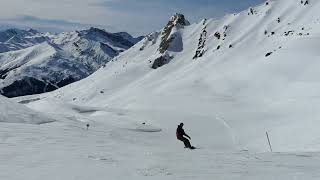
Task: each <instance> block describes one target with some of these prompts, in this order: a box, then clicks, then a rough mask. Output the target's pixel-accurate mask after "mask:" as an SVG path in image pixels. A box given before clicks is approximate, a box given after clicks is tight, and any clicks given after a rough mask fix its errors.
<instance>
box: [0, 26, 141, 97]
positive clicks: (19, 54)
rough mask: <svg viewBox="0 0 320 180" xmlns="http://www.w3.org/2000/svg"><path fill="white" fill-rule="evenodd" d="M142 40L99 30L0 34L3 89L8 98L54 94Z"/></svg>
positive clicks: (8, 31)
mask: <svg viewBox="0 0 320 180" xmlns="http://www.w3.org/2000/svg"><path fill="white" fill-rule="evenodd" d="M141 38H142V37H138V38H133V37H132V36H131V35H129V34H128V33H124V32H121V33H108V32H106V31H104V30H101V29H97V28H90V29H88V30H81V31H75V32H67V33H60V34H50V33H40V32H37V31H35V30H32V29H31V30H28V31H26V30H18V29H9V30H6V31H2V32H0V89H1V94H2V95H5V96H7V97H16V96H22V95H31V94H38V93H43V92H48V91H52V90H55V89H57V88H59V87H62V86H65V85H67V84H69V83H72V82H75V81H78V80H80V79H83V78H85V77H87V76H89V75H90V74H92V73H93V72H95V71H96V70H97V69H99V68H100V67H102V66H104V65H105V64H106V63H108V62H109V61H110V60H111V59H112V58H113V57H115V56H117V55H119V53H121V52H123V51H125V50H127V49H128V48H130V47H132V46H133V45H134V44H135V43H137V42H138V41H140V40H141Z"/></svg>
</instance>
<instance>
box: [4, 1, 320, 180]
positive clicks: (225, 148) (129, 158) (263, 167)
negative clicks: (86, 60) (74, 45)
mask: <svg viewBox="0 0 320 180" xmlns="http://www.w3.org/2000/svg"><path fill="white" fill-rule="evenodd" d="M319 9H320V1H316V0H302V1H301V0H272V1H271V0H270V1H267V2H266V3H263V4H261V5H260V6H257V7H252V8H249V9H248V10H246V11H243V12H240V13H236V14H230V15H227V16H225V17H223V18H221V19H204V20H203V21H201V22H198V23H194V24H189V23H188V21H187V17H184V16H183V15H181V14H176V15H175V16H173V17H172V18H171V19H170V20H169V22H168V24H167V25H166V26H165V27H164V28H163V29H162V30H161V31H159V32H154V33H151V34H150V35H148V36H147V37H145V38H144V40H142V41H141V42H139V43H137V44H136V45H134V46H133V47H131V48H130V49H129V50H127V51H126V52H124V53H122V54H120V55H119V56H118V57H116V58H115V59H114V60H113V61H112V62H110V63H109V64H108V65H107V66H105V67H104V68H101V69H99V70H98V71H96V72H95V73H93V74H92V75H90V76H89V77H87V78H85V79H83V80H81V81H78V82H75V83H73V84H70V85H68V86H65V87H63V88H60V89H58V90H56V91H53V92H50V93H46V94H41V95H34V96H28V97H19V98H16V99H15V100H16V101H18V102H23V103H24V104H26V105H27V106H28V107H29V108H31V109H34V110H38V111H41V112H44V113H47V114H54V115H55V116H57V117H60V119H63V120H61V121H59V122H57V123H54V124H48V125H46V126H44V127H39V128H32V129H26V128H25V126H24V125H20V126H14V127H7V126H5V127H0V128H2V129H1V131H0V133H2V132H3V131H5V133H7V131H9V133H8V134H9V135H11V136H14V138H8V140H7V139H5V140H4V141H5V143H7V144H9V145H10V143H15V144H17V146H18V147H19V148H17V147H10V146H9V145H8V146H5V147H4V148H3V147H2V148H1V149H5V150H3V151H4V152H5V153H4V154H5V155H4V156H3V160H7V162H9V165H7V164H5V165H3V166H1V165H0V168H1V167H5V168H6V167H7V166H9V167H10V168H6V169H5V170H7V169H10V170H11V171H1V172H0V176H1V177H4V178H7V179H23V178H24V179H25V178H26V177H29V179H43V177H46V178H48V179H72V178H75V177H76V178H78V179H101V178H105V177H110V178H111V179H128V177H129V176H130V178H131V179H162V180H163V179H168V180H169V179H170V180H171V179H175V180H182V179H183V180H185V179H214V178H215V179H222V180H235V179H245V180H256V179H263V180H268V179H276V180H292V179H298V180H304V179H308V180H317V179H319V177H320V174H319V170H318V169H319V167H320V163H319V157H320V153H319V151H320V143H319V142H320V131H319V128H318V127H319V126H320V122H319V118H320V112H319V111H318V107H319V106H320V99H319V91H320V86H319V81H320V77H319V68H320V61H319V57H320V51H319V50H318V48H319V46H320V41H319V39H320V12H319ZM65 119H68V120H65ZM180 122H184V124H185V130H186V132H187V133H188V134H189V135H190V136H191V137H192V140H191V142H192V144H193V145H195V146H197V147H199V149H197V150H195V151H189V150H186V149H184V148H183V143H182V142H180V141H178V140H176V137H175V130H176V127H177V126H176V125H178V124H179V123H180ZM87 123H89V124H90V128H89V130H86V124H87ZM8 129H9V130H8ZM16 129H18V130H19V132H20V133H19V134H17V135H16V134H15V133H16V131H17V130H16ZM266 132H268V135H269V139H270V145H271V146H272V149H273V151H274V152H277V153H269V151H270V147H269V143H268V140H267V137H266ZM5 133H2V134H4V135H3V136H5V137H6V134H5ZM38 133H39V134H43V135H44V137H45V140H43V138H39V137H38V136H37V134H38ZM25 134H27V136H26V135H25ZM30 134H31V135H30ZM34 134H36V137H35V135H34ZM7 136H8V135H7ZM30 137H32V138H30ZM31 143H33V144H35V145H34V146H32V147H30V145H29V144H31ZM12 154H13V155H12ZM10 155H11V156H10ZM44 159H45V160H47V161H48V163H43V160H44ZM88 165H89V166H88ZM21 167H29V168H24V169H22V170H21V173H19V174H17V173H16V170H17V169H21ZM39 172H40V174H39ZM57 172H59V173H57ZM12 174H14V175H12Z"/></svg>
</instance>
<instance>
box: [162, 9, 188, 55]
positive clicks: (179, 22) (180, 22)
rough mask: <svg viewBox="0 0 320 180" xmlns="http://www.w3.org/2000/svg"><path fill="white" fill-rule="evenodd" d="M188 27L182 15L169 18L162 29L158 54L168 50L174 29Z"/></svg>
mask: <svg viewBox="0 0 320 180" xmlns="http://www.w3.org/2000/svg"><path fill="white" fill-rule="evenodd" d="M188 25H190V23H189V21H187V20H186V19H185V17H184V15H183V14H175V15H174V16H172V17H171V19H170V21H169V22H168V24H167V25H166V27H165V28H164V29H163V31H162V33H161V35H162V36H161V43H160V47H159V52H160V53H162V54H163V53H164V52H166V50H167V49H168V48H169V46H170V43H171V42H172V41H173V40H174V38H175V36H171V32H172V30H173V28H174V27H177V28H183V27H184V26H188Z"/></svg>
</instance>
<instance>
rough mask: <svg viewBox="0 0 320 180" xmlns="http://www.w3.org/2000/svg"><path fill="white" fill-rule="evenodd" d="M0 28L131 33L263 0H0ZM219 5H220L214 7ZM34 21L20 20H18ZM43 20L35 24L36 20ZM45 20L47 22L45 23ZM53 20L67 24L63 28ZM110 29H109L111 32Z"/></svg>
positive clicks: (197, 18) (196, 18)
mask: <svg viewBox="0 0 320 180" xmlns="http://www.w3.org/2000/svg"><path fill="white" fill-rule="evenodd" d="M0 1H1V3H0V25H1V24H10V23H13V24H20V25H23V26H28V25H29V26H32V27H35V28H38V27H41V26H44V25H45V26H44V27H45V28H49V29H50V25H49V24H48V23H51V26H53V27H55V28H57V26H58V29H60V28H62V29H63V28H64V27H63V26H66V27H65V28H64V29H65V30H69V29H72V28H73V26H74V29H75V28H77V25H79V26H81V27H82V25H85V26H84V27H86V26H87V25H91V24H92V25H100V27H106V28H110V27H114V28H110V29H107V30H109V31H112V30H114V29H117V30H121V31H128V32H130V33H133V34H136V35H137V34H139V35H141V34H145V33H148V32H150V31H154V30H157V29H160V28H161V27H162V26H163V25H165V24H166V21H167V20H168V18H169V17H170V16H171V15H172V14H173V13H175V11H178V12H181V13H184V14H185V15H186V17H187V18H188V19H191V21H195V20H199V19H201V18H208V17H215V16H219V15H222V14H223V13H225V12H226V11H228V6H231V5H230V4H231V3H232V2H234V6H237V4H238V6H244V4H247V5H248V4H252V3H253V2H260V1H263V0H241V3H240V2H239V0H0ZM218 3H220V6H217V4H218ZM26 16H27V17H28V16H29V17H34V18H35V19H34V21H21V17H26ZM40 19H41V20H44V21H39V20H40ZM45 20H47V21H48V23H45ZM57 21H63V22H68V23H65V24H64V25H62V24H57V23H56V22H57ZM111 29H112V30H111Z"/></svg>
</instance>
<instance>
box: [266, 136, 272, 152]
mask: <svg viewBox="0 0 320 180" xmlns="http://www.w3.org/2000/svg"><path fill="white" fill-rule="evenodd" d="M266 135H267V139H268V143H269V147H270V151H271V152H272V147H271V143H270V138H269V134H268V132H266Z"/></svg>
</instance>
